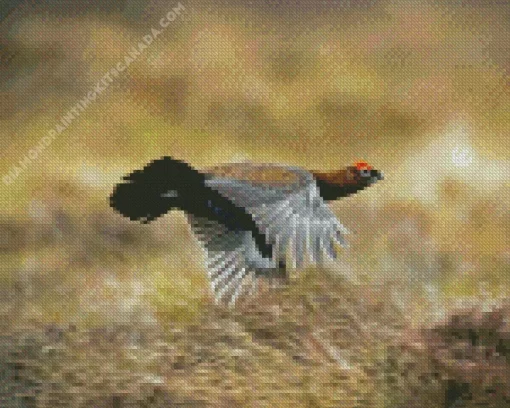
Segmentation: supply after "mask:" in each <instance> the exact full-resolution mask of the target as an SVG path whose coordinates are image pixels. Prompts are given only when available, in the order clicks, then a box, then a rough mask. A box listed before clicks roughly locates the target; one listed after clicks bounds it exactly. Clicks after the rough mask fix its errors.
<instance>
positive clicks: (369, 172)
mask: <svg viewBox="0 0 510 408" xmlns="http://www.w3.org/2000/svg"><path fill="white" fill-rule="evenodd" d="M346 178H347V179H350V180H352V181H353V182H355V183H356V184H359V185H361V186H364V187H368V186H370V185H372V184H374V183H376V182H377V181H379V180H383V179H384V174H383V172H382V171H379V170H376V169H374V168H373V167H372V166H371V165H369V164H368V163H367V162H366V161H357V162H355V163H354V164H353V165H352V166H349V167H347V174H346Z"/></svg>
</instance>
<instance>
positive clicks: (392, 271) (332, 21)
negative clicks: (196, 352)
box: [0, 0, 510, 406]
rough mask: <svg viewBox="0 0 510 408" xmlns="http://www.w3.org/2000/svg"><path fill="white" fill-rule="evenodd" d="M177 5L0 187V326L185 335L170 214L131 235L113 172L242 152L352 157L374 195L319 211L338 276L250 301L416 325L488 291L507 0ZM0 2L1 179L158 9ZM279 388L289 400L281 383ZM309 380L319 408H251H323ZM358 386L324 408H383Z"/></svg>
mask: <svg viewBox="0 0 510 408" xmlns="http://www.w3.org/2000/svg"><path fill="white" fill-rule="evenodd" d="M181 3H182V5H183V6H184V9H183V11H182V13H181V16H180V17H178V18H177V19H176V20H175V21H173V22H171V23H170V25H169V26H168V28H167V29H166V30H165V31H164V32H163V33H162V34H161V36H159V37H158V38H157V39H156V40H155V41H154V42H153V43H152V44H151V45H150V46H149V47H148V48H147V49H146V50H145V51H144V52H143V53H142V55H141V56H140V57H139V58H138V59H137V60H136V61H135V62H134V63H133V64H132V65H131V66H129V68H128V69H127V70H126V71H125V72H123V73H121V74H120V76H119V77H118V78H116V79H115V80H114V82H113V83H112V84H111V85H110V86H109V87H108V89H106V90H105V91H104V92H103V93H102V94H101V95H100V96H99V97H98V98H97V100H96V101H94V102H92V103H91V104H90V106H88V108H87V109H86V110H85V112H83V113H82V114H81V115H80V116H79V117H78V118H77V119H76V120H74V121H73V122H72V123H71V124H70V126H69V127H68V129H66V130H65V131H64V132H63V133H62V134H61V135H59V136H58V137H57V138H56V140H55V141H54V142H53V143H52V144H51V146H49V147H48V148H47V149H46V150H45V151H44V152H43V153H41V155H40V156H39V157H38V158H37V160H35V161H34V162H32V163H31V164H30V165H29V166H28V167H27V168H26V169H25V170H24V171H23V172H22V173H21V174H20V175H19V177H18V178H16V180H15V181H14V182H13V183H12V184H10V185H7V184H4V183H1V184H0V191H1V202H0V217H1V222H0V265H1V270H0V294H1V296H0V308H1V309H0V313H1V316H2V320H3V325H4V326H5V330H7V329H8V328H11V329H12V328H13V327H18V326H19V325H24V324H33V325H38V324H44V325H47V324H52V325H53V324H56V325H59V327H60V326H63V325H68V324H72V325H76V326H77V327H84V328H90V327H104V326H105V325H106V326H108V325H116V324H125V325H134V326H136V327H138V328H140V327H154V326H157V327H181V328H182V327H195V328H196V326H194V325H196V324H197V323H196V322H197V321H198V322H200V321H203V320H201V319H203V318H204V316H205V315H204V313H208V310H210V309H211V308H213V306H212V299H211V296H210V294H209V288H208V284H207V281H206V278H205V271H204V269H203V266H202V262H203V259H202V254H201V251H200V247H199V245H198V244H197V243H196V241H195V239H194V238H193V236H192V234H191V233H190V232H189V230H188V227H187V224H186V222H185V219H184V217H183V216H182V214H179V213H176V214H171V215H167V216H166V217H164V218H162V219H159V220H157V222H154V223H152V224H150V225H139V224H135V223H131V222H128V221H127V220H125V219H123V218H121V217H120V216H119V215H118V214H116V213H114V212H113V211H112V210H111V209H110V208H109V203H108V195H109V193H110V192H111V190H112V187H113V185H114V184H115V183H116V182H118V181H119V180H120V178H121V176H122V175H124V174H125V173H128V172H130V171H131V170H133V169H135V168H139V167H141V166H143V165H144V164H145V163H146V162H148V161H149V160H151V159H155V158H159V157H161V156H164V155H170V156H173V157H176V158H179V159H182V160H186V161H188V162H189V163H191V164H192V165H193V166H195V167H198V168H200V167H205V166H210V165H214V164H217V163H223V162H232V161H246V160H247V161H254V162H278V163H287V164H291V165H298V166H303V167H306V168H310V169H316V170H330V169H338V168H341V167H344V166H347V165H349V164H351V163H353V162H354V161H356V160H360V159H363V160H366V161H368V162H369V163H371V164H372V165H373V166H374V167H376V168H377V169H381V170H383V171H384V173H385V180H384V181H382V182H380V183H378V184H377V185H375V186H374V187H371V188H370V189H368V190H366V191H363V192H361V193H359V194H357V195H355V196H352V197H349V198H346V199H343V200H341V201H338V202H335V203H332V209H333V211H334V212H335V213H336V214H337V215H338V217H339V219H340V220H341V221H342V222H343V223H344V225H345V226H346V227H347V228H348V229H349V230H351V235H350V236H349V242H350V245H351V247H350V249H348V250H345V251H343V252H342V253H341V256H340V258H339V260H338V262H335V263H331V264H329V265H327V267H325V268H324V270H316V269H309V270H307V271H306V272H304V273H302V274H300V275H299V276H297V277H296V279H295V280H294V281H293V283H292V284H291V287H290V288H287V289H285V290H284V291H283V293H281V294H279V295H276V297H274V298H273V297H271V296H272V295H271V294H267V295H264V294H262V295H261V296H259V297H257V298H256V299H255V300H254V304H255V306H253V307H255V308H256V307H263V306H261V305H265V304H266V303H268V304H269V303H271V302H273V303H271V305H273V306H274V305H275V304H279V303H278V302H279V301H278V300H277V299H278V297H279V296H280V297H282V296H283V297H285V296H290V298H291V299H294V300H295V299H298V298H299V299H301V297H302V296H305V297H306V296H307V295H308V294H310V293H312V292H313V293H315V294H317V293H316V292H318V293H319V294H320V293H322V294H323V295H324V293H323V292H324V291H330V290H338V291H339V292H342V291H343V290H344V288H346V287H350V288H351V287H352V290H355V291H358V292H359V293H358V292H356V293H358V295H357V296H361V297H363V296H365V297H366V298H367V299H368V300H367V301H368V302H370V301H371V299H372V300H373V299H375V297H374V296H376V295H374V293H375V292H377V293H379V295H377V296H381V299H382V301H383V302H386V303H388V304H391V307H395V310H397V311H399V313H401V315H402V321H403V322H405V326H406V327H410V328H416V327H425V326H427V325H430V324H434V322H438V321H441V320H442V319H445V318H447V316H448V314H449V313H451V311H452V310H456V309H457V308H459V307H466V305H468V306H469V305H478V306H479V307H482V309H483V310H490V309H491V307H494V305H497V304H499V303H501V302H502V301H504V300H505V299H508V296H509V292H510V285H509V276H510V245H509V243H510V241H509V236H510V234H509V229H510V195H509V194H510V185H509V182H508V179H509V174H510V142H509V137H510V3H508V2H506V1H497V0H494V1H489V0H484V1H474V0H472V1H469V0H459V1H451V2H443V1H433V0H423V1H397V0H395V1H393V0H380V1H376V0H360V1H346V0H336V1H330V2H319V1H316V2H315V1H311V0H308V1H307V0H294V1H291V0H288V1H287V0H282V1H276V0H274V1H273V0H264V1H260V2H255V1H254V2H252V1H246V0H241V1H233V0H232V1H222V2H213V1H205V0H193V1H184V0H183V1H181ZM0 6H1V10H0V16H1V17H2V19H3V20H2V22H1V23H0V150H1V166H0V171H1V172H2V174H7V173H8V172H9V171H10V170H11V169H12V167H13V166H15V165H19V161H20V160H22V159H23V157H24V156H25V155H26V154H27V152H28V150H30V149H31V148H32V147H34V146H35V145H37V143H38V142H39V140H40V138H41V137H43V136H45V135H46V134H47V131H48V130H49V129H51V128H53V127H54V126H55V124H57V123H58V121H59V120H60V118H61V116H62V115H63V114H65V113H66V112H67V111H68V110H69V109H70V108H71V107H73V106H74V105H75V104H76V102H77V101H78V100H81V99H83V98H84V97H85V95H86V94H87V92H89V91H90V90H91V89H93V87H94V86H95V84H96V83H97V82H98V81H99V80H100V79H101V78H102V77H103V75H104V73H105V72H107V71H108V70H110V69H111V68H113V67H115V66H116V64H117V63H118V62H119V61H123V58H124V55H126V53H127V52H129V50H130V49H131V47H133V46H135V45H136V44H137V43H138V41H140V39H141V37H142V36H143V35H146V34H148V33H149V32H150V28H151V27H158V21H159V20H160V19H161V18H162V17H164V16H165V15H166V13H167V12H168V11H169V10H171V9H172V8H173V7H176V6H177V3H176V2H167V1H161V0H152V1H151V0H122V1H113V2H109V3H102V2H100V1H87V2H71V1H63V0H52V1H50V0H46V1H41V2H37V3H35V2H18V1H15V0H10V1H4V2H1V3H0ZM158 28H159V27H158ZM303 276H304V277H303ZM381 288H388V290H387V291H386V289H384V291H383V292H381V290H382V289H381ZM373 291H375V292H373ZM328 293H329V292H328ZM342 293H343V292H342ZM381 293H383V294H381ZM292 296H297V297H296V298H292ZM273 306H271V307H273ZM319 309H320V308H319ZM271 310H272V309H271ZM314 310H315V309H314ZM232 313H234V312H232ZM310 313H312V312H310ZM313 313H315V312H313ZM335 313H336V312H335ZM392 313H393V312H392ZM394 313H397V312H394ZM390 314H391V313H390ZM255 315H256V316H259V315H258V314H255ZM284 315H285V314H284ZM207 316H209V315H207ZM245 316H246V314H245ZM278 316H280V315H278ZM330 317H331V316H330ZM222 318H224V317H222ZM208 319H209V321H210V320H211V319H212V320H214V317H211V316H209V317H208ZM293 319H294V320H293ZM296 319H297V320H299V319H298V318H297V317H296V316H294V315H292V318H290V317H289V322H292V321H296ZM250 322H252V321H251V320H250ZM316 322H318V320H316ZM252 323H253V322H252ZM279 323H282V322H281V321H279ZM287 323H288V322H287ZM243 324H244V326H243V327H244V328H245V329H246V327H249V324H248V323H247V322H246V321H243ZM250 324H251V323H250ZM310 324H311V326H310V327H313V322H312V323H310ZM381 324H382V323H381ZM403 324H404V323H403ZM190 325H191V326H190ZM317 325H320V324H319V323H317ZM66 327H67V326H66ZM278 327H279V326H278ZM321 327H322V326H321ZM324 327H325V326H324ZM328 327H329V326H328ZM427 327H428V326H427ZM280 329H281V330H283V331H285V330H286V331H287V334H289V335H290V334H292V332H293V331H295V327H294V326H292V325H291V326H288V325H287V324H284V325H283V328H279V329H278V330H280ZM239 330H241V328H240V329H239ZM257 330H258V329H257ZM279 333H280V332H279ZM187 341H188V345H189V344H191V343H193V341H192V340H189V339H188V340H187ZM367 349H370V348H367ZM271 350H273V349H271ZM271 352H273V351H271ZM372 352H373V349H372ZM186 353H188V354H189V353H190V352H189V350H188V351H187V352H186ZM186 353H184V354H186ZM354 354H355V355H356V353H354ZM385 355H386V354H385ZM280 357H281V356H280ZM280 357H278V358H276V357H274V356H273V357H271V361H272V362H273V363H274V364H275V365H278V364H281V367H280V368H282V370H283V371H284V372H286V371H288V367H291V366H292V365H293V364H297V363H295V362H294V360H292V361H291V360H289V361H287V360H285V361H283V362H282V361H280V360H279V358H280ZM373 357H374V356H373V355H371V357H370V358H373ZM281 358H283V357H281ZM254 361H259V360H257V359H256V358H255V360H254ZM371 361H372V360H371ZM350 364H351V365H355V363H354V362H351V363H350ZM278 367H279V366H278ZM286 367H287V368H286ZM292 367H293V366H292ZM344 368H345V367H344ZM275 370H276V368H275ZM292 370H298V369H297V368H292V369H291V371H292ZM275 372H276V371H275ZM278 372H279V371H278ZM298 372H299V370H298ZM321 373H322V374H324V373H323V372H321ZM213 374H214V375H219V374H218V372H217V371H214V370H213V371H211V372H209V373H208V374H207V375H205V378H207V381H213V380H212V379H211V378H212V377H214V375H213ZM160 375H162V376H163V377H165V376H164V374H161V373H160ZM266 375H267V376H268V377H267V378H269V379H270V378H280V377H278V375H279V374H274V373H272V374H271V373H266ZM296 375H297V374H296ZM303 375H305V374H303ZM324 375H325V376H326V374H324ZM328 375H329V374H328ZM364 375H365V374H364ZM274 376H276V377H274ZM241 377H242V375H241V374H239V375H237V376H234V377H233V378H234V380H235V379H239V378H241ZM319 377H320V376H319ZM319 377H317V378H319ZM165 378H166V377H165ZM260 378H263V376H261V377H260ZM300 378H301V377H300ZM303 378H304V377H303ZM303 378H301V380H303ZM306 378H307V379H306V381H312V382H313V381H316V379H315V376H311V377H310V378H308V377H306ZM234 380H233V381H234ZM164 381H169V380H168V378H166V379H165V380H164ZM189 381H191V380H189ZM214 381H217V383H215V384H216V386H217V387H219V385H218V381H219V382H220V383H221V386H222V387H223V386H225V387H226V388H225V389H226V391H225V390H224V394H222V395H227V394H228V395H229V396H230V397H229V398H230V399H229V400H228V401H227V402H225V401H226V400H221V401H218V400H217V399H215V398H220V396H218V395H216V394H215V393H214V392H212V391H211V395H209V394H207V393H206V394H204V395H206V396H207V398H206V399H207V401H208V402H209V403H210V404H213V405H214V404H217V405H218V406H236V405H235V404H237V403H239V404H240V406H244V405H247V406H266V405H264V403H263V402H260V401H259V402H257V403H259V404H260V405H256V403H255V402H254V400H250V401H248V402H247V401H246V400H244V399H242V398H245V397H246V395H252V396H253V394H250V393H247V392H246V391H243V392H241V391H239V393H240V394H236V393H235V390H239V389H241V388H242V386H241V385H239V384H237V383H236V384H234V385H231V387H230V388H228V387H227V386H226V385H225V384H224V381H226V380H224V378H223V377H222V378H221V379H216V380H214ZM250 381H255V380H253V379H252V380H249V381H248V382H250ZM257 381H258V380H257ZM257 381H255V382H257ZM261 381H262V380H261ZM280 381H281V382H282V383H283V384H287V385H288V387H289V390H290V389H292V387H291V385H289V384H293V383H292V381H291V380H290V379H288V378H287V377H285V375H284V376H283V377H281V379H280ZM303 381H305V380H303ZM306 381H305V382H306ZM234 382H235V381H234ZM190 384H191V383H190V382H188V383H185V386H186V387H191V388H190V389H194V388H193V387H192V386H191V385H190ZM303 384H304V383H303ZM303 384H301V386H297V388H296V389H297V390H303V389H304V388H303V387H305V386H304V385H303ZM307 384H308V383H307ZM385 384H386V383H385ZM174 385H175V384H174ZM265 385H267V384H266V383H265V382H263V381H262V382H261V383H258V386H259V387H260V388H261V389H264V387H265ZM181 386H182V384H181ZM175 387H178V385H175ZM197 387H198V386H197ZM310 387H311V388H310V389H309V391H307V394H306V395H308V396H310V395H313V398H318V399H319V402H317V401H316V402H313V401H315V400H313V398H312V397H310V398H311V399H310V400H307V399H306V398H305V399H303V398H302V396H301V397H299V398H296V400H293V399H292V398H290V397H289V395H291V394H292V392H294V393H295V392H297V391H295V390H296V389H295V390H294V391H292V392H291V391H289V392H290V393H291V394H288V395H287V397H286V398H283V397H282V398H280V397H281V395H280V394H278V393H271V392H269V391H268V394H267V395H269V397H268V398H269V399H268V400H266V402H267V404H269V405H267V406H271V404H282V405H278V406H284V405H283V401H293V402H292V404H293V405H294V406H337V405H335V402H334V401H338V400H334V398H333V397H331V398H330V397H328V398H330V399H329V400H327V401H333V402H331V404H332V405H328V404H329V402H325V401H326V399H325V398H326V395H329V394H328V392H329V391H327V390H329V388H328V389H327V390H325V389H324V388H321V387H319V386H310ZM374 387H375V386H374ZM385 387H386V388H385ZM305 388H306V387H305ZM197 389H201V388H197ZM307 389H308V388H307ZM312 389H313V391H310V390H312ZM374 389H377V392H375V391H374V392H375V394H374V393H372V394H370V395H371V396H370V397H366V398H365V402H366V401H372V402H373V404H375V405H356V404H355V403H354V402H353V403H352V404H351V405H349V403H348V402H345V401H347V400H342V401H343V404H344V405H343V406H398V404H397V402H395V401H393V402H388V400H387V398H386V397H387V395H386V396H384V395H385V392H387V391H388V388H387V384H386V385H384V386H383V387H382V388H381V387H379V388H377V387H375V388H374ZM233 390H234V391H233ZM342 390H343V392H344V394H342V395H344V396H345V395H347V396H349V395H351V394H356V395H357V393H359V392H360V391H359V390H360V388H356V387H354V386H353V388H352V387H351V388H349V387H347V388H342ZM353 390H354V391H353ZM372 391H373V390H372ZM282 392H283V391H282ZM349 392H350V393H351V394H349ZM215 395H216V397H215ZM240 395H241V396H240ZM275 395H280V397H275ZM285 395H286V394H285ZM292 395H295V394H292ZM296 395H297V394H296ZM367 395H368V394H367ZM242 396H244V397H242ZM383 397H384V398H383ZM271 398H273V399H271ZM274 398H280V399H274ZM312 400H313V401H312ZM257 401H258V400H257ZM310 401H312V402H310ZM356 401H358V402H357V403H358V404H363V402H359V400H356ZM362 401H363V400H362ZM374 401H376V402H374ZM377 401H379V402H380V404H379V405H377ZM384 401H386V402H384ZM39 402H40V401H39ZM314 403H315V404H316V405H313V404H314ZM299 404H302V405H299ZM303 404H304V405H303ZM306 404H308V405H306ZM353 404H354V405H353ZM366 404H368V402H366ZM385 404H387V405H385ZM407 404H408V405H405V406H412V405H410V403H409V402H407ZM41 406H43V405H41ZM50 406H51V405H50ZM76 406H78V405H76ZM98 406H99V405H98ZM105 406H106V405H105ZM272 406H274V405H272ZM416 406H421V405H416ZM429 406H430V405H429ZM438 406H442V405H438Z"/></svg>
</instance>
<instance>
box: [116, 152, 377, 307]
mask: <svg viewBox="0 0 510 408" xmlns="http://www.w3.org/2000/svg"><path fill="white" fill-rule="evenodd" d="M381 179H383V173H382V172H381V171H378V170H375V169H374V168H373V167H372V166H370V165H368V163H366V162H361V161H360V162H356V163H355V164H354V165H352V166H349V167H346V168H344V169H341V170H336V171H330V172H321V171H313V170H312V171H311V170H306V169H303V168H299V167H291V166H285V165H280V164H255V163H230V164H224V165H218V166H215V167H212V168H207V169H203V170H197V169H194V168H193V167H191V166H190V165H189V164H188V163H186V162H184V161H180V160H176V159H174V158H171V157H162V158H161V159H157V160H154V161H152V162H150V163H148V164H147V165H146V166H145V167H144V168H143V169H141V170H135V171H133V172H132V173H130V174H128V175H127V176H125V177H124V178H123V180H124V181H123V182H122V183H119V184H117V185H116V186H115V187H114V190H113V192H112V194H111V196H110V205H111V207H112V208H114V209H115V210H116V211H117V212H119V213H120V214H122V215H123V216H125V217H128V218H129V219H131V220H133V221H135V220H136V221H140V222H142V223H149V222H151V221H153V220H155V219H156V218H158V217H160V216H162V215H164V214H165V213H167V212H168V211H170V210H173V209H176V210H183V211H184V212H185V213H186V214H187V217H188V221H189V224H190V225H191V229H192V231H193V233H194V234H195V236H196V237H197V238H198V240H199V241H200V243H201V244H202V247H203V248H204V251H205V254H206V267H207V273H208V277H209V281H210V284H211V288H212V291H213V293H214V296H215V299H216V301H217V302H219V301H222V302H225V303H228V304H230V305H232V304H234V303H235V302H236V300H237V299H238V298H239V297H240V296H244V295H247V294H251V293H253V292H254V291H255V290H256V287H257V281H258V278H260V277H263V276H266V277H271V276H282V275H283V276H285V273H286V270H287V262H288V260H289V259H290V261H289V262H291V264H292V268H294V269H295V268H299V267H300V266H302V265H303V263H304V260H305V256H307V257H308V258H309V260H310V263H311V264H320V263H322V262H323V261H324V259H326V258H331V259H334V258H336V256H337V245H340V246H345V245H346V242H345V239H344V235H345V234H346V233H347V230H346V229H345V228H344V226H343V225H342V224H341V223H340V222H339V221H338V220H337V218H336V217H335V215H334V214H333V212H332V211H331V209H330V208H329V206H328V205H327V204H326V202H328V201H332V200H336V199H338V198H342V197H346V196H349V195H352V194H355V193H356V192H358V191H360V190H363V189H365V188H367V187H368V186H370V185H372V184H374V183H375V182H376V181H378V180H381Z"/></svg>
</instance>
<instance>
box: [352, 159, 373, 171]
mask: <svg viewBox="0 0 510 408" xmlns="http://www.w3.org/2000/svg"><path fill="white" fill-rule="evenodd" d="M354 165H355V166H356V168H357V169H358V170H363V169H368V170H371V169H372V166H369V164H368V163H367V162H365V161H358V162H356V163H354Z"/></svg>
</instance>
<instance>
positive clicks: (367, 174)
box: [359, 169, 370, 177]
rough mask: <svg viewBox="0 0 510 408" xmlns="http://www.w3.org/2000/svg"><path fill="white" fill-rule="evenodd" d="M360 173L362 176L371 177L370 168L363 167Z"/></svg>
mask: <svg viewBox="0 0 510 408" xmlns="http://www.w3.org/2000/svg"><path fill="white" fill-rule="evenodd" d="M359 174H360V175H361V176H362V177H369V176H370V170H368V169H361V170H360V171H359Z"/></svg>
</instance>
